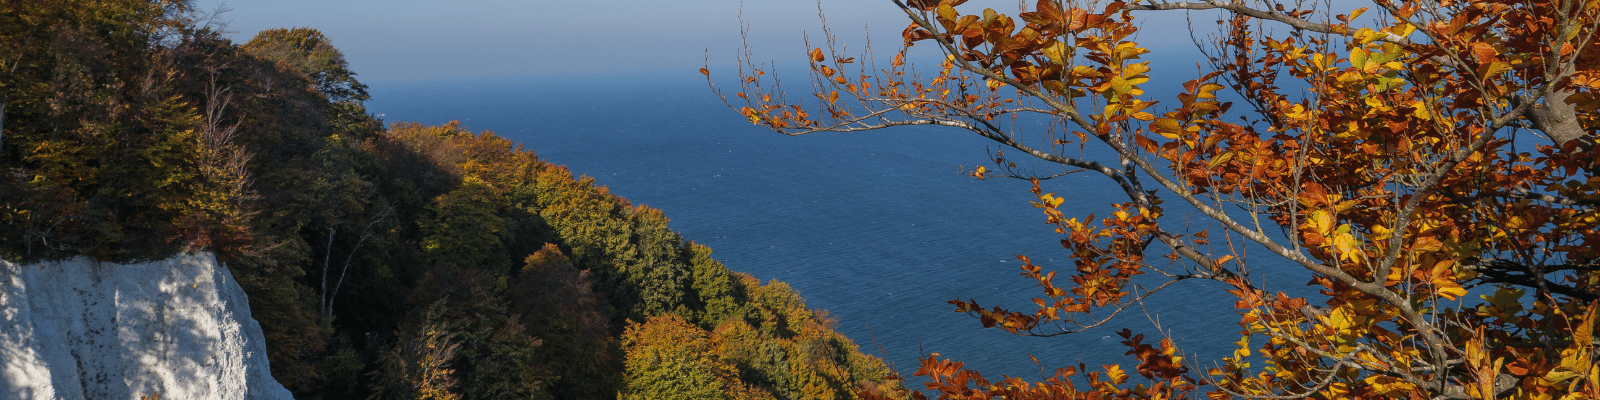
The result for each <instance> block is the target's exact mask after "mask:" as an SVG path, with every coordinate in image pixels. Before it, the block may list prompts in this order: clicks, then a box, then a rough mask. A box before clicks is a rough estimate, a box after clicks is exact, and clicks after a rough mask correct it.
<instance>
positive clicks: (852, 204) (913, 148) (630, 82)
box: [368, 67, 1308, 387]
mask: <svg viewBox="0 0 1600 400" xmlns="http://www.w3.org/2000/svg"><path fill="white" fill-rule="evenodd" d="M793 70H799V69H793ZM1193 70H1194V69H1193V68H1192V67H1190V68H1188V71H1190V75H1192V71H1193ZM713 76H715V77H718V78H722V80H721V81H717V82H718V83H719V84H724V85H726V84H732V83H733V82H732V80H731V79H732V78H731V77H725V76H721V75H713ZM787 78H788V79H789V80H790V81H792V82H793V83H794V84H796V85H799V86H797V87H795V88H793V90H794V92H791V93H790V96H807V95H809V94H808V93H806V92H804V90H805V89H806V88H805V82H806V81H805V77H804V76H803V75H801V76H790V77H787ZM1158 82H1160V81H1159V80H1158ZM1163 83H1164V84H1165V85H1166V87H1167V88H1169V89H1160V90H1165V91H1166V92H1168V93H1171V92H1175V91H1176V90H1177V88H1178V87H1179V86H1178V80H1175V79H1174V80H1168V81H1165V82H1163ZM370 84H371V88H370V91H371V93H372V100H371V101H370V102H369V103H368V110H369V111H370V112H372V113H374V114H381V115H382V118H383V119H384V120H385V121H388V122H398V121H409V122H419V123H424V124H441V123H445V122H448V121H452V120H456V121H461V122H462V124H463V125H464V126H465V127H467V128H469V129H473V130H488V131H493V132H494V133H496V134H498V135H500V136H503V137H507V138H510V139H513V140H515V141H517V142H519V143H522V144H524V145H526V146H527V147H528V148H530V149H532V150H534V151H535V152H537V153H538V155H539V156H540V157H541V158H542V159H544V160H546V161H549V162H553V163H556V164H563V165H566V166H567V167H569V168H570V169H571V170H572V171H573V173H575V174H581V175H584V176H588V177H592V178H594V179H595V181H596V182H597V183H599V184H601V185H605V186H607V187H609V188H610V190H611V191H612V192H613V193H616V194H618V195H620V196H623V197H626V198H628V199H630V200H631V201H633V202H634V203H635V204H645V205H649V206H651V207H655V208H659V209H662V210H664V211H665V213H666V215H667V216H668V217H670V218H671V220H672V222H671V227H672V228H673V229H676V230H677V231H679V232H681V233H682V234H683V236H684V238H685V239H687V240H691V241H694V242H697V243H701V244H704V245H707V246H710V247H711V248H712V249H714V253H713V256H714V257H715V258H716V259H718V260H719V261H721V262H722V263H724V264H725V265H727V267H728V268H730V269H732V270H734V271H739V272H745V273H749V274H751V275H754V276H755V277H757V278H759V279H761V280H763V281H766V280H770V279H776V280H780V281H783V282H787V283H788V284H789V285H791V286H792V287H794V288H795V289H796V290H797V291H798V292H799V293H800V294H801V295H802V296H804V297H805V298H806V300H807V304H808V305H809V306H810V307H813V308H816V309H823V310H827V312H828V313H829V314H830V315H831V316H832V317H833V318H835V319H836V320H837V322H838V325H837V329H838V330H839V331H840V332H842V333H844V334H845V335H847V336H849V337H850V338H851V339H853V340H854V341H855V342H856V344H858V345H859V346H860V347H861V349H862V351H864V352H866V353H868V354H873V355H879V356H882V357H883V358H884V359H885V360H887V361H888V362H889V363H890V364H891V365H892V366H893V367H894V368H895V369H896V370H898V371H900V372H901V373H902V374H904V375H905V376H907V377H908V378H910V382H911V383H912V384H913V386H916V387H920V385H919V383H920V382H926V380H925V379H923V378H912V377H911V375H912V372H913V371H915V370H916V369H917V367H918V365H919V359H920V358H922V357H925V356H927V355H930V354H934V353H937V354H939V355H940V356H941V357H943V358H948V359H951V360H955V361H961V362H964V363H965V364H964V365H965V366H966V367H967V368H971V369H974V370H977V371H979V372H982V373H984V374H985V375H986V376H988V377H991V378H995V379H996V380H997V379H998V378H1000V377H1001V376H1012V377H1020V378H1023V379H1029V380H1039V379H1043V378H1044V377H1047V376H1051V375H1053V374H1054V370H1055V369H1056V368H1059V367H1066V366H1077V365H1079V364H1080V363H1081V364H1084V365H1087V366H1088V367H1089V368H1091V369H1095V370H1098V369H1100V368H1102V366H1105V365H1122V366H1124V367H1123V368H1125V369H1129V370H1131V367H1132V364H1133V359H1132V358H1131V356H1129V355H1127V350H1128V348H1127V347H1126V346H1124V345H1122V344H1121V342H1122V338H1121V337H1119V336H1117V334H1116V332H1118V331H1120V330H1122V329H1124V328H1126V329H1131V330H1132V331H1133V332H1135V333H1141V334H1144V335H1145V337H1146V338H1145V342H1146V343H1150V342H1155V341H1158V340H1159V339H1160V338H1163V337H1170V338H1171V339H1172V340H1173V342H1174V343H1175V344H1176V345H1177V346H1178V347H1179V348H1180V349H1181V350H1182V351H1183V352H1184V355H1185V362H1186V363H1188V364H1189V365H1190V366H1191V368H1201V369H1202V371H1196V372H1199V373H1200V374H1201V375H1203V374H1204V373H1203V369H1204V368H1209V367H1210V366H1213V365H1214V363H1215V362H1216V361H1217V360H1220V358H1221V357H1225V356H1228V355H1230V354H1232V351H1233V349H1234V344H1233V343H1234V342H1235V341H1237V340H1239V338H1240V331H1241V327H1240V326H1239V325H1238V320H1239V311H1238V310H1236V309H1235V308H1234V301H1235V300H1236V299H1235V298H1233V297H1232V296H1230V295H1228V294H1227V293H1226V292H1225V289H1226V287H1224V286H1223V285H1221V284H1218V283H1215V282H1207V281H1197V280H1196V281H1184V282H1179V283H1178V284H1175V285H1173V286H1170V287H1168V288H1167V289H1165V290H1163V291H1162V292H1159V293H1156V294H1155V295H1153V296H1152V297H1151V298H1149V299H1148V300H1147V301H1144V302H1143V303H1141V304H1139V305H1136V306H1134V307H1131V308H1129V309H1128V310H1126V311H1125V312H1123V313H1122V314H1120V315H1118V316H1116V317H1115V318H1113V319H1112V320H1111V321H1109V322H1107V323H1105V324H1103V325H1101V326H1099V327H1096V328H1093V329H1089V330H1087V331H1085V332H1081V333H1074V334H1066V335H1059V336H1054V337H1022V336H1017V335H1013V334H1010V333H1007V332H1005V331H1002V330H999V329H985V328H984V327H983V326H982V325H981V324H980V323H979V321H978V320H977V319H976V318H973V317H971V316H968V315H966V314H962V313H956V312H954V308H953V306H952V305H951V304H949V303H948V302H949V301H950V300H953V299H975V300H977V301H978V302H980V303H981V304H983V305H984V306H985V307H989V306H1003V307H1008V308H1012V309H1014V310H1031V309H1032V307H1033V303H1032V302H1031V301H1030V299H1032V298H1034V297H1040V296H1041V295H1042V293H1041V291H1040V289H1039V287H1038V286H1037V285H1036V282H1035V281H1033V280H1030V279H1028V278H1026V277H1023V276H1021V275H1019V273H1020V272H1021V270H1020V269H1019V266H1021V263H1020V262H1019V261H1018V259H1017V256H1018V255H1026V256H1028V257H1030V258H1031V259H1032V260H1033V261H1034V262H1035V263H1036V264H1038V265H1040V266H1043V267H1044V268H1046V269H1047V270H1060V271H1061V273H1060V275H1058V278H1057V279H1058V282H1060V283H1062V284H1066V283H1069V281H1067V279H1069V278H1068V277H1069V276H1070V274H1071V270H1072V268H1073V265H1072V264H1071V261H1070V257H1071V254H1070V253H1069V252H1068V251H1067V250H1065V249H1064V248H1062V246H1061V244H1060V241H1061V239H1062V236H1061V235H1059V234H1057V233H1055V232H1054V231H1053V226H1052V225H1049V224H1047V223H1046V219H1045V215H1044V214H1043V213H1042V212H1041V210H1040V209H1038V208H1034V207H1033V206H1032V205H1031V204H1030V201H1033V200H1036V198H1035V197H1034V196H1033V195H1032V194H1031V193H1029V188H1030V184H1029V183H1028V182H1027V181H1022V180H1016V179H987V180H978V179H974V178H972V177H969V176H966V175H963V174H962V171H963V167H965V168H968V169H969V170H970V168H972V167H975V166H979V165H983V166H988V167H990V168H991V169H992V168H993V164H992V162H991V161H990V156H991V154H992V152H994V151H997V150H1002V149H1001V148H999V147H998V146H997V145H996V144H995V143H994V142H991V141H988V140H986V139H983V138H981V137H979V136H977V135H975V134H972V133H970V132H966V131H962V130H958V129H953V128H943V127H904V128H894V129H886V130H880V131H868V132H854V133H815V134H809V135H803V136H785V135H781V134H778V133H775V132H772V131H770V130H766V129H764V128H761V127H758V126H753V125H751V124H750V123H749V122H748V120H746V119H745V118H744V117H743V116H741V115H739V114H738V113H737V112H736V111H734V110H732V109H729V107H728V106H726V105H724V104H723V102H722V101H721V100H720V99H719V98H718V97H717V96H716V95H714V93H713V92H712V91H711V89H709V88H708V85H707V80H706V78H705V77H703V76H701V75H700V74H699V73H698V72H697V71H683V72H682V73H667V74H651V75H629V76H615V75H604V76H603V75H596V76H572V77H545V78H537V79H535V78H530V79H521V80H514V79H513V80H507V79H496V80H451V81H437V80H436V81H392V82H371V83H370ZM1152 90H1157V89H1152ZM734 91H735V90H731V89H730V90H728V91H727V94H728V95H729V97H732V92H734ZM1169 97H1170V96H1169ZM735 100H737V99H736V98H735ZM1158 107H1160V106H1158ZM1163 108H1164V107H1163ZM1030 135H1034V134H1030ZM1091 149H1092V147H1091ZM1091 151H1092V150H1091ZM1011 154H1012V155H1013V156H1012V157H1011V158H1012V159H1016V160H1018V161H1021V162H1019V164H1021V166H1022V167H1023V168H1037V171H1041V172H1051V171H1052V170H1050V169H1049V166H1047V165H1042V164H1030V163H1027V162H1026V161H1025V158H1024V157H1020V156H1019V155H1018V154H1016V152H1012V153H1011ZM1055 172H1059V170H1056V171H1055ZM1044 190H1045V191H1048V192H1053V193H1055V194H1056V195H1058V196H1060V197H1063V198H1065V199H1066V202H1065V204H1064V205H1063V206H1062V209H1063V211H1064V212H1065V213H1066V215H1067V216H1069V217H1079V218H1083V217H1087V216H1089V215H1090V214H1094V215H1096V216H1097V218H1099V217H1105V216H1108V215H1110V214H1111V212H1112V211H1113V209H1112V208H1111V206H1110V204H1112V203H1115V202H1119V201H1121V200H1123V199H1125V198H1124V197H1122V194H1121V191H1120V190H1119V189H1118V188H1117V187H1116V186H1115V185H1114V184H1113V183H1111V182H1110V181H1109V180H1108V179H1105V177H1103V176H1093V175H1091V174H1087V173H1084V174H1076V175H1069V176H1066V177H1062V178H1058V179H1052V180H1048V181H1046V182H1045V183H1044ZM1169 197H1170V196H1169ZM1169 204H1172V205H1173V206H1171V207H1169V211H1168V212H1169V214H1174V215H1175V216H1174V217H1169V218H1167V219H1166V220H1165V221H1164V222H1165V223H1171V224H1193V227H1194V229H1202V228H1204V227H1205V220H1204V218H1197V217H1193V216H1190V217H1184V216H1183V214H1186V212H1185V211H1184V210H1182V209H1178V207H1179V206H1178V205H1177V204H1178V202H1177V201H1175V200H1174V201H1171V202H1169ZM1179 226H1181V225H1179ZM1217 245H1218V246H1219V248H1218V250H1222V248H1221V246H1222V245H1223V244H1222V243H1220V241H1219V243H1217ZM1152 247H1153V248H1155V249H1156V250H1153V251H1152V256H1154V255H1157V254H1165V251H1166V249H1164V248H1161V246H1160V245H1155V246H1152ZM1244 249H1245V250H1246V251H1247V252H1251V254H1261V255H1263V256H1262V257H1259V258H1250V259H1251V260H1252V264H1251V265H1252V270H1251V271H1252V273H1253V274H1252V277H1253V279H1254V280H1257V281H1259V283H1260V284H1262V285H1264V286H1266V288H1267V289H1268V290H1274V291H1275V290H1287V291H1291V292H1295V293H1306V292H1308V289H1306V287H1305V283H1306V278H1307V276H1306V275H1305V274H1304V273H1297V272H1295V271H1294V270H1293V269H1292V268H1289V267H1288V266H1286V265H1281V263H1277V264H1275V263H1274V261H1272V260H1271V257H1267V256H1266V255H1267V254H1266V252H1265V251H1260V250H1258V249H1256V250H1252V248H1250V247H1244ZM1152 258H1154V259H1157V260H1158V261H1157V262H1156V263H1157V265H1158V266H1163V267H1167V266H1168V265H1167V263H1166V261H1165V260H1164V259H1159V258H1156V257H1152ZM1256 260H1265V261H1259V262H1258V261H1256ZM1141 282H1143V283H1145V284H1148V285H1154V284H1155V283H1157V282H1158V281H1157V280H1154V279H1145V280H1142V281H1141ZM1257 344H1259V343H1257ZM1136 379H1137V378H1136Z"/></svg>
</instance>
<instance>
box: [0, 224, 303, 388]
mask: <svg viewBox="0 0 1600 400" xmlns="http://www.w3.org/2000/svg"><path fill="white" fill-rule="evenodd" d="M0 394H8V395H9V397H6V398H15V399H41V400H42V399H63V400H79V399H130V400H137V399H139V397H140V396H142V395H151V394H159V395H160V396H161V397H160V398H162V399H230V400H231V399H251V400H255V399H263V400H266V399H271V400H277V399H290V398H291V396H290V394H289V391H288V390H285V389H284V388H283V385H280V384H278V382H277V381H275V380H273V379H272V374H271V372H270V371H269V369H268V366H267V356H266V346H265V341H264V339H263V338H262V335H261V326H260V325H258V324H257V323H256V321H255V319H253V318H251V317H250V305H249V301H248V300H247V299H246V298H245V295H244V291H243V290H242V289H240V288H239V284H238V283H237V282H235V281H234V280H233V275H232V274H231V273H229V272H228V269H227V267H226V266H224V265H221V264H220V263H218V262H217V260H216V257H215V256H214V255H212V254H210V253H196V254H183V255H178V256H174V257H172V258H168V259H165V260H160V261H154V262H146V263H135V264H114V263H101V262H95V261H93V260H90V259H87V258H83V257H78V258H74V259H70V260H65V261H57V262H46V263H40V264H33V265H17V264H13V263H10V262H6V261H3V260H0ZM0 397H4V396H0Z"/></svg>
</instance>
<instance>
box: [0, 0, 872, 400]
mask: <svg viewBox="0 0 1600 400" xmlns="http://www.w3.org/2000/svg"><path fill="white" fill-rule="evenodd" d="M216 18H217V16H216V15H214V14H205V13H201V12H199V11H197V10H196V9H194V7H193V6H192V4H190V3H189V2H187V1H149V0H109V1H90V0H62V1H4V2H0V69H3V70H4V71H5V72H4V73H3V74H0V169H3V170H4V171H5V175H4V177H0V258H3V259H5V260H8V261H12V262H32V261H41V260H57V259H64V258H69V257H76V256H86V257H91V258H93V259H96V260H103V261H136V260H152V259H160V258H164V257H167V256H170V255H173V254H177V253H179V252H197V251H209V252H214V253H216V254H217V255H218V257H219V258H220V259H221V260H223V261H225V262H226V264H227V266H228V267H229V268H230V269H231V271H232V273H233V274H234V276H235V277H236V279H237V280H238V281H239V282H240V284H241V285H242V286H243V288H244V289H245V291H246V292H247V293H248V295H249V298H250V305H251V311H252V313H253V314H254V316H255V318H256V319H257V320H259V322H260V324H261V326H262V329H263V330H264V333H265V336H266V340H267V343H266V344H267V349H268V357H269V358H270V360H271V367H272V373H273V376H274V377H275V378H276V379H277V380H278V381H279V382H281V383H282V384H283V385H285V386H286V387H288V388H289V389H290V390H291V391H293V392H294V394H295V396H296V397H297V398H302V399H351V398H370V399H502V398H529V399H545V398H561V399H591V398H624V399H852V398H859V397H860V396H864V395H872V394H874V393H877V394H883V395H897V393H899V394H903V393H901V392H900V390H903V389H901V386H902V383H901V381H900V380H899V378H898V377H897V376H896V375H895V374H894V373H893V371H891V370H890V369H888V368H887V367H886V366H885V365H884V363H883V362H882V361H881V360H880V359H878V358H876V357H873V356H869V355H865V354H863V353H862V352H860V351H859V349H858V347H857V345H856V344H855V343H853V342H852V341H851V340H850V339H848V338H846V337H844V336H843V335H841V334H839V333H837V332H835V331H834V330H833V326H834V324H835V322H834V321H833V320H832V319H831V318H830V317H829V316H828V314H827V313H826V312H824V311H820V310H814V309H810V308H808V307H807V306H806V304H805V300H804V299H803V298H801V297H800V296H799V295H798V294H797V293H796V292H795V291H794V290H793V289H791V288H790V287H789V286H788V285H786V284H784V283H783V282H778V281H767V282H762V281H760V280H759V279H757V278H756V277H753V276H750V275H747V274H742V273H737V272H733V271H730V270H728V269H727V268H726V267H724V266H723V265H722V264H721V263H719V262H717V261H716V260H715V259H714V258H713V257H712V250H711V249H710V248H708V247H705V246H702V245H699V244H696V243H694V242H692V241H690V240H688V239H685V238H684V237H682V236H681V235H679V234H678V233H676V232H674V231H672V230H671V229H669V228H668V218H667V216H666V215H665V214H664V213H663V212H662V211H661V210H658V209H653V208H650V207H648V206H643V205H635V204H632V203H630V202H629V201H628V200H626V199H624V198H621V197H618V196H616V195H614V194H612V193H610V192H609V191H607V189H606V188H604V187H601V186H597V185H596V184H595V183H594V181H593V180H591V179H589V178H582V177H575V176H574V175H573V173H572V172H571V171H569V170H568V169H566V168H564V167H562V166H559V165H553V164H550V163H547V162H545V161H542V160H540V158H539V157H538V156H537V155H536V154H535V153H534V151H532V150H530V149H525V148H523V147H522V146H520V145H517V144H515V143H513V142H512V141H511V140H508V139H506V138H503V137H500V136H497V135H495V134H494V133H492V132H487V131H484V132H473V131H470V130H467V129H465V128H463V127H462V126H461V125H460V124H459V123H451V124H446V125H441V126H423V125H419V124H412V123H403V122H397V123H386V122H385V121H382V120H380V119H379V118H377V117H375V116H373V115H371V114H370V113H368V112H367V110H366V108H365V107H364V105H363V102H364V101H366V100H368V99H369V95H368V93H367V91H366V86H365V85H363V84H362V83H361V82H360V81H359V80H357V79H356V76H357V75H356V72H354V71H351V70H349V66H348V63H347V62H346V61H345V59H344V56H343V55H342V54H341V53H340V51H339V50H338V49H337V48H335V47H334V46H333V43H331V42H330V40H329V39H328V38H327V37H325V36H324V35H323V34H321V33H320V32H318V31H317V30H315V29H311V28H293V29H273V30H267V31H263V32H260V33H259V34H257V35H255V37H254V38H253V39H251V40H250V41H248V42H247V43H243V44H236V43H233V42H232V41H231V40H229V39H227V38H226V37H224V36H223V34H222V32H221V29H220V25H219V24H218V23H217V22H218V21H217V19H216Z"/></svg>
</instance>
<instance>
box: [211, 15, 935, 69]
mask: <svg viewBox="0 0 1600 400" xmlns="http://www.w3.org/2000/svg"><path fill="white" fill-rule="evenodd" d="M740 3H741V2H740V1H739V0H680V1H639V0H582V1H573V0H567V1H557V0H443V1H440V0H427V1H421V0H228V1H218V0H199V1H197V2H196V6H198V7H199V8H201V9H202V10H214V9H216V8H217V7H218V6H219V5H226V6H227V8H230V9H232V11H229V12H227V13H225V14H223V16H222V18H221V19H223V20H226V21H229V26H228V28H229V30H231V31H234V32H236V33H234V34H233V35H232V36H233V37H234V39H235V40H236V41H239V42H243V41H245V40H249V38H250V37H251V36H253V35H254V34H255V32H257V31H260V30H262V29H269V28H278V27H299V26H308V27H312V28H317V29H319V30H321V31H322V32H323V33H324V34H326V35H327V36H328V37H330V38H332V39H333V41H334V45H335V46H337V47H339V48H340V50H342V51H344V53H345V55H346V58H347V59H348V60H349V61H350V64H351V66H352V68H353V69H354V70H355V71H356V72H358V73H359V74H360V77H361V79H362V80H364V81H393V80H429V79H474V78H506V77H560V76H567V75H574V74H576V75H600V74H611V73H648V74H658V73H676V72H693V71H695V70H696V69H698V68H699V67H700V66H701V65H703V64H704V63H705V61H704V60H705V58H706V51H707V50H710V52H711V54H710V56H711V60H712V63H713V65H714V66H715V65H718V64H721V65H732V60H733V58H734V57H735V56H736V55H737V54H736V53H735V51H736V50H737V49H738V47H739V13H740V10H741V4H740ZM823 7H824V8H825V9H826V10H827V11H828V14H829V23H830V25H831V26H832V27H834V29H836V30H837V31H838V32H836V33H838V34H840V36H842V37H848V38H852V39H857V40H852V41H853V42H854V41H859V40H858V39H859V38H861V37H862V36H863V35H862V31H863V26H864V24H866V23H868V22H871V25H872V29H873V30H874V31H875V33H874V34H873V36H875V37H878V38H879V40H881V41H885V42H890V43H888V44H891V45H892V44H897V42H898V40H897V38H898V36H899V32H900V30H901V29H902V28H904V27H905V23H904V22H902V21H904V16H903V15H901V14H899V13H900V11H899V10H898V9H897V8H895V6H894V5H893V4H892V3H890V2H888V1H887V0H885V1H862V0H849V1H839V0H831V1H828V2H825V3H824V4H823ZM743 12H744V20H745V22H746V23H748V24H750V25H751V26H752V30H753V32H752V35H751V41H752V43H755V44H757V45H758V47H760V49H759V50H761V53H760V54H757V56H758V58H762V57H765V58H766V59H769V60H770V59H785V58H794V59H800V57H802V54H803V53H802V47H803V45H802V43H803V42H802V41H801V40H802V35H803V34H804V33H806V31H811V33H812V35H813V38H816V37H817V36H816V35H817V34H818V33H819V32H820V30H821V24H820V23H819V22H818V19H817V4H816V3H812V2H805V1H793V0H752V1H748V2H745V3H744V5H743Z"/></svg>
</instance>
